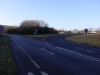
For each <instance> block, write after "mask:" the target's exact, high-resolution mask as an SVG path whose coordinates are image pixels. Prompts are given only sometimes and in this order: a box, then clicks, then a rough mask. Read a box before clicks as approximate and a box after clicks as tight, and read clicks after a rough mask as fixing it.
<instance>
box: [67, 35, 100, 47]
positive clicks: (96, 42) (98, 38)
mask: <svg viewBox="0 0 100 75" xmlns="http://www.w3.org/2000/svg"><path fill="white" fill-rule="evenodd" d="M67 39H69V40H71V41H74V42H77V43H81V44H86V45H91V46H95V47H100V34H87V35H76V36H70V37H68V38H67Z"/></svg>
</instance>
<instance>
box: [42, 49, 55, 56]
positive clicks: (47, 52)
mask: <svg viewBox="0 0 100 75" xmlns="http://www.w3.org/2000/svg"><path fill="white" fill-rule="evenodd" d="M41 50H42V51H45V52H47V53H49V54H51V55H55V53H53V52H50V51H48V50H47V49H45V48H41Z"/></svg>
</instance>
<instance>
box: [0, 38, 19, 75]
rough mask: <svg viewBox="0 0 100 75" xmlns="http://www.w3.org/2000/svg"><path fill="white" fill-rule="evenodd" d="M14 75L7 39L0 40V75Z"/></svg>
mask: <svg viewBox="0 0 100 75" xmlns="http://www.w3.org/2000/svg"><path fill="white" fill-rule="evenodd" d="M16 73H17V72H16V65H15V62H14V60H13V55H12V50H11V48H10V41H9V39H8V38H7V37H5V38H0V75H17V74H16Z"/></svg>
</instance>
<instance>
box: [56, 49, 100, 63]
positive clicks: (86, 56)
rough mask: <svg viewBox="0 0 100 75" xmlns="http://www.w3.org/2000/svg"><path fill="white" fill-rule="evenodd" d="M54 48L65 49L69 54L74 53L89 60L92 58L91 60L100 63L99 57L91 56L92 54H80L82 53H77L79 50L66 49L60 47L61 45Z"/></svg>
mask: <svg viewBox="0 0 100 75" xmlns="http://www.w3.org/2000/svg"><path fill="white" fill-rule="evenodd" d="M56 48H57V49H61V50H63V51H66V52H68V53H69V54H70V55H72V54H74V55H77V56H80V57H83V58H86V59H89V60H92V61H95V62H99V63H100V59H99V58H95V57H92V56H88V55H85V54H82V53H79V52H76V51H71V50H68V49H65V48H62V47H56Z"/></svg>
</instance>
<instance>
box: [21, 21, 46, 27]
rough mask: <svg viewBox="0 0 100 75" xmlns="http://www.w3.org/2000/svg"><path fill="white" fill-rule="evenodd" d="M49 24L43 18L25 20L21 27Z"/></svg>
mask: <svg viewBox="0 0 100 75" xmlns="http://www.w3.org/2000/svg"><path fill="white" fill-rule="evenodd" d="M46 26H48V24H47V23H46V22H44V21H42V20H24V21H23V22H22V23H21V24H20V27H21V28H29V27H46Z"/></svg>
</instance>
